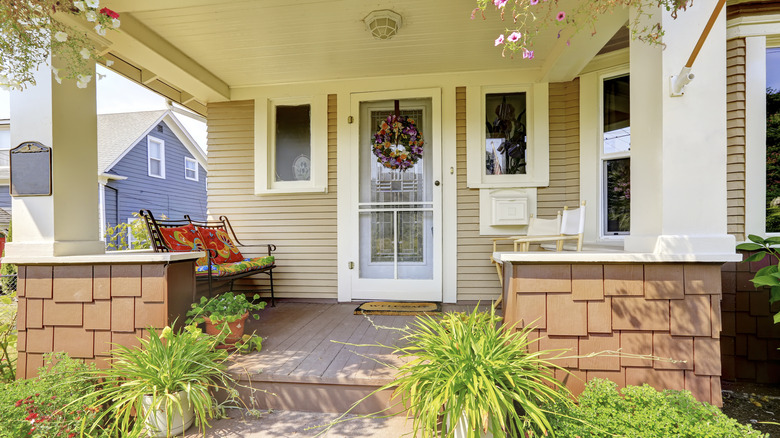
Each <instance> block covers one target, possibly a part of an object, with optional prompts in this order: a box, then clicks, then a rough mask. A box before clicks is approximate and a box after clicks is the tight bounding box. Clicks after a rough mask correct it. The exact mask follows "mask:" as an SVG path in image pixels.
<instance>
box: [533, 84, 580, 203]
mask: <svg viewBox="0 0 780 438" xmlns="http://www.w3.org/2000/svg"><path fill="white" fill-rule="evenodd" d="M537 193H538V198H537V212H538V215H539V217H555V215H556V214H557V213H558V212H559V211H561V210H562V209H563V206H564V205H568V206H569V207H575V206H576V205H577V203H578V202H579V199H580V81H579V79H575V80H573V81H571V82H561V83H554V84H550V185H549V187H542V188H540V189H539V191H538V192H537Z"/></svg>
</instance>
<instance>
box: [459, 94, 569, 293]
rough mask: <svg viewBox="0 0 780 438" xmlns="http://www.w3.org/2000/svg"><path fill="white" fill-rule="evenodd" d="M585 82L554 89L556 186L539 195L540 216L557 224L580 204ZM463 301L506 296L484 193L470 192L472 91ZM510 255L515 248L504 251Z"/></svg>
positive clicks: (462, 175)
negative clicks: (486, 228)
mask: <svg viewBox="0 0 780 438" xmlns="http://www.w3.org/2000/svg"><path fill="white" fill-rule="evenodd" d="M579 96H580V87H579V79H575V80H573V81H571V82H563V83H552V84H550V95H549V105H550V185H549V186H548V187H541V188H539V190H538V191H537V216H538V217H543V218H554V217H555V215H556V214H557V212H558V211H560V210H562V209H563V206H564V205H569V206H575V205H577V204H578V203H579V200H580V145H579V140H580V138H579V133H580V125H579V121H580V117H579V108H580V102H579ZM455 105H456V139H457V159H458V162H457V163H458V300H459V301H460V300H482V301H489V300H494V299H495V297H496V296H498V295H499V293H500V292H501V285H500V284H499V281H498V277H497V276H496V269H495V267H494V266H493V265H492V264H491V263H490V259H489V255H490V254H491V253H492V252H493V247H492V242H491V238H493V237H497V236H481V235H480V234H479V190H478V189H469V188H468V187H467V186H466V88H465V87H458V88H457V89H456V103H455ZM498 250H499V251H510V250H511V247H510V246H508V245H507V246H503V247H499V248H498Z"/></svg>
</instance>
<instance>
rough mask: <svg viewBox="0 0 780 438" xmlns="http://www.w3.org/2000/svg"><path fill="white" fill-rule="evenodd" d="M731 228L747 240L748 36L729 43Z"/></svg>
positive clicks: (728, 141)
mask: <svg viewBox="0 0 780 438" xmlns="http://www.w3.org/2000/svg"><path fill="white" fill-rule="evenodd" d="M726 48H727V49H726V50H727V52H726V60H727V61H726V62H727V70H726V83H727V93H726V101H727V106H726V114H727V129H728V131H727V145H728V146H727V153H728V161H727V172H728V174H727V180H726V181H727V184H728V232H729V234H732V235H734V237H736V239H737V241H743V240H745V145H746V143H745V39H744V38H735V39H732V40H729V41H728V43H727V46H726Z"/></svg>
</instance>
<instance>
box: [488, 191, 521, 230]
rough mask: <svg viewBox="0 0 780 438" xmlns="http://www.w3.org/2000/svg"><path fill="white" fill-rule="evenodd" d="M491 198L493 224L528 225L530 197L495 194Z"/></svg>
mask: <svg viewBox="0 0 780 438" xmlns="http://www.w3.org/2000/svg"><path fill="white" fill-rule="evenodd" d="M490 198H491V199H490V201H491V204H492V207H493V215H492V216H493V217H492V221H491V225H528V197H526V196H506V195H505V196H501V195H493V196H491V197H490Z"/></svg>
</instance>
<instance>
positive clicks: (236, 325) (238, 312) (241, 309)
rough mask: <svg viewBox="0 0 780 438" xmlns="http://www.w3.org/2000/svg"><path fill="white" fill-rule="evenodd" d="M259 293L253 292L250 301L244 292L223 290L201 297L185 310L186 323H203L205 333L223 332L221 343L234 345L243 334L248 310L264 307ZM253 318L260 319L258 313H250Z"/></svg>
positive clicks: (252, 310) (215, 333)
mask: <svg viewBox="0 0 780 438" xmlns="http://www.w3.org/2000/svg"><path fill="white" fill-rule="evenodd" d="M259 299H260V295H258V294H255V296H254V297H253V300H252V301H249V300H247V299H246V295H244V294H234V293H233V292H225V293H224V294H221V295H217V296H216V297H214V298H211V299H207V298H206V297H202V298H201V299H200V301H199V302H197V303H193V304H192V308H191V309H190V310H189V311H188V312H187V316H188V317H189V318H188V319H187V324H192V323H196V324H200V323H204V324H205V326H206V333H208V334H210V335H219V334H220V333H224V334H225V335H226V336H225V338H224V341H223V343H224V344H225V345H229V346H230V345H234V344H236V343H237V342H239V341H240V340H241V338H242V337H243V336H244V328H245V326H246V324H245V322H246V319H247V318H248V317H249V313H250V312H255V311H258V310H262V309H265V301H260V302H259V303H257V304H255V302H256V301H258V300H259ZM252 317H253V318H254V319H256V320H257V319H260V315H258V314H256V313H255V314H252Z"/></svg>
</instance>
